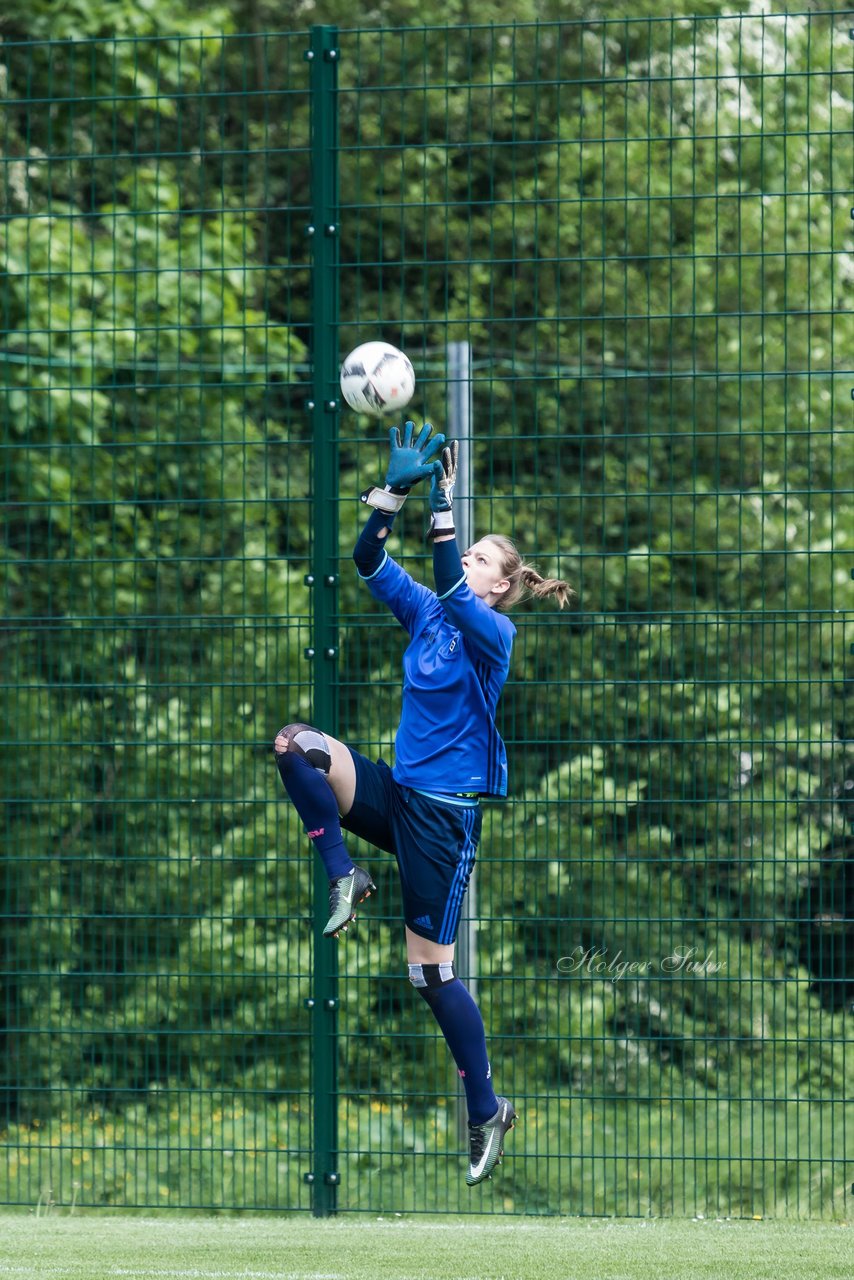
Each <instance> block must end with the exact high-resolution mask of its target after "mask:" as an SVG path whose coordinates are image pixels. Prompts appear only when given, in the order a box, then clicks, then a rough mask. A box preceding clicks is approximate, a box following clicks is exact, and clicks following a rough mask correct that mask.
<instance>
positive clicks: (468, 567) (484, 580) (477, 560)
mask: <svg viewBox="0 0 854 1280" xmlns="http://www.w3.org/2000/svg"><path fill="white" fill-rule="evenodd" d="M461 559H462V562H463V570H464V572H465V575H466V582H467V583H468V584H469V586H470V587H471V589H472V591H473V592H474V593H475V595H476V596H479V597H480V599H481V600H485V601H486V603H487V604H488V605H494V604H495V603H496V601H497V600H499V599H500V598H501V596H503V595H504V592H505V591H507V589H508V588H509V586H510V582H509V580H508V579H507V578H505V576H504V566H503V564H502V563H501V553H500V552H499V550H498V548H497V547H496V546H495V544H494V543H492V542H487V541H485V540H483V541H481V542H475V543H474V545H473V546H471V547H469V549H468V551H466V552H464V553H463V555H462V557H461Z"/></svg>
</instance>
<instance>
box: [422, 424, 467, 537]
mask: <svg viewBox="0 0 854 1280" xmlns="http://www.w3.org/2000/svg"><path fill="white" fill-rule="evenodd" d="M458 452H459V446H458V445H457V442H456V440H452V441H451V443H450V444H449V445H447V446H446V447H445V448H444V449H443V450H442V457H441V459H438V460H437V461H435V462H434V463H433V466H432V468H431V470H432V472H433V480H432V483H431V485H430V527H429V528H428V530H427V540H428V541H430V540H432V539H433V538H447V537H449V536H451V535H453V534H456V532H457V531H456V529H455V528H454V510H453V502H454V485H455V484H456V483H457V455H458Z"/></svg>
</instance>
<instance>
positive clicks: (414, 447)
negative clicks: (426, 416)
mask: <svg viewBox="0 0 854 1280" xmlns="http://www.w3.org/2000/svg"><path fill="white" fill-rule="evenodd" d="M432 430H433V428H432V426H431V425H430V423H429V422H425V423H424V426H423V427H422V428H421V430H420V431H419V433H418V436H417V437H416V439H415V440H413V439H412V437H413V435H414V433H415V423H414V422H405V423H404V425H403V440H402V441H401V438H400V428H399V427H392V428H391V430H390V431H389V437H388V438H389V445H390V447H391V457H390V458H389V463H388V471H387V472H386V477H385V482H386V484H387V485H388V486H389V487H390V488H392V489H407V490H408V489H411V487H412V486H413V485H414V484H417V483H418V481H419V480H426V478H427V477H428V476H429V475H431V474H432V470H433V465H434V463H435V458H436V451H437V450H438V449H441V447H442V445H443V444H444V443H445V437H444V436H443V435H442V434H441V432H437V434H436V435H435V436H433V437H432V439H431V432H432Z"/></svg>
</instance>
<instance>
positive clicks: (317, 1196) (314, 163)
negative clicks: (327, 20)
mask: <svg viewBox="0 0 854 1280" xmlns="http://www.w3.org/2000/svg"><path fill="white" fill-rule="evenodd" d="M337 35H338V32H337V28H336V27H327V26H316V27H312V29H311V47H310V49H309V50H308V53H307V56H308V59H309V62H310V64H311V66H310V76H309V83H310V92H311V183H312V223H311V226H310V227H309V235H310V236H311V241H312V247H313V254H312V275H311V306H312V312H311V321H312V395H311V400H310V401H309V410H310V413H311V423H312V440H313V452H314V490H313V498H314V505H313V512H312V519H313V526H314V537H313V544H314V556H313V560H312V573H311V575H310V577H311V580H312V581H311V586H312V590H313V597H314V636H313V641H312V647H313V651H314V652H313V655H312V661H313V663H314V678H313V682H312V683H313V701H314V723H315V724H317V725H318V726H319V727H321V728H323V729H325V730H327V731H328V732H329V733H332V734H335V733H337V732H338V724H337V710H338V707H337V696H336V694H337V680H336V671H337V663H338V638H337V631H336V614H337V600H336V597H337V591H338V588H337V583H338V561H337V555H338V503H337V499H338V427H337V412H338V377H337V369H338V352H337V337H336V335H337V322H338V274H337V272H338V226H337V217H338V154H337V141H338V111H337V101H336V92H337V86H338V75H337V71H338V61H337V59H338V49H337ZM328 892H329V885H328V882H327V879H326V875H325V872H324V869H323V866H322V864H321V862H320V859H319V858H318V859H316V860H315V873H314V901H315V902H316V904H317V910H316V911H315V927H314V1003H313V1006H312V1014H313V1018H314V1026H313V1034H312V1061H313V1071H314V1075H313V1078H314V1159H313V1170H312V1174H311V1175H310V1176H311V1177H312V1193H313V1194H312V1208H313V1212H314V1215H315V1217H325V1216H327V1215H328V1214H331V1213H334V1212H335V1211H336V1208H337V1201H338V1182H339V1171H338V1078H337V1077H338V1072H337V1064H338V1035H337V1030H338V1028H337V1021H338V1014H337V1010H338V964H337V956H336V952H335V948H334V946H330V944H329V940H328V939H326V938H324V937H323V934H322V929H323V924H324V922H325V916H324V912H323V908H324V906H325V905H326V899H327V895H328Z"/></svg>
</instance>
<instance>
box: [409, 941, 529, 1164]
mask: <svg viewBox="0 0 854 1280" xmlns="http://www.w3.org/2000/svg"><path fill="white" fill-rule="evenodd" d="M406 938H407V953H408V956H409V981H410V982H411V983H412V985H413V986H414V987H415V989H416V990H417V991H418V994H419V995H420V996H422V997H423V998H424V1000H425V1001H426V1002H427V1004H428V1005H429V1006H430V1010H431V1012H432V1014H433V1017H434V1018H435V1019H436V1021H437V1022H438V1024H439V1027H440V1028H441V1031H442V1035H443V1036H444V1037H445V1041H446V1043H447V1045H448V1048H449V1049H450V1051H451V1056H452V1057H453V1059H454V1061H455V1062H456V1064H457V1070H458V1071H459V1073H460V1076H461V1078H462V1081H463V1086H464V1088H465V1091H466V1103H467V1106H468V1113H469V1137H470V1145H471V1161H470V1165H469V1172H468V1174H467V1175H466V1182H467V1183H468V1184H469V1186H475V1185H476V1184H477V1183H478V1182H483V1181H484V1179H485V1178H488V1177H489V1176H490V1173H491V1172H492V1170H493V1168H494V1167H495V1165H496V1164H498V1162H499V1160H500V1158H501V1156H502V1155H503V1142H504V1134H505V1133H506V1132H507V1130H508V1129H512V1127H513V1122H514V1120H515V1119H516V1112H515V1111H514V1110H513V1107H512V1105H511V1104H510V1103H509V1102H508V1100H507V1099H506V1098H499V1097H497V1096H496V1094H495V1090H494V1089H493V1086H492V1069H491V1067H490V1065H489V1059H488V1057H487V1053H486V1033H485V1030H484V1026H483V1018H482V1017H481V1015H480V1010H479V1009H478V1007H477V1005H476V1004H475V1002H474V1000H473V999H472V996H471V994H470V992H469V990H468V988H467V987H466V986H465V985H464V984H463V983H462V982H461V981H460V979H459V978H458V977H457V975H456V972H455V970H454V965H453V958H454V948H453V947H452V946H442V945H440V944H438V943H435V942H431V941H429V939H426V938H421V937H419V936H418V935H417V934H415V933H413V932H412V931H411V930H410V929H407V931H406Z"/></svg>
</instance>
